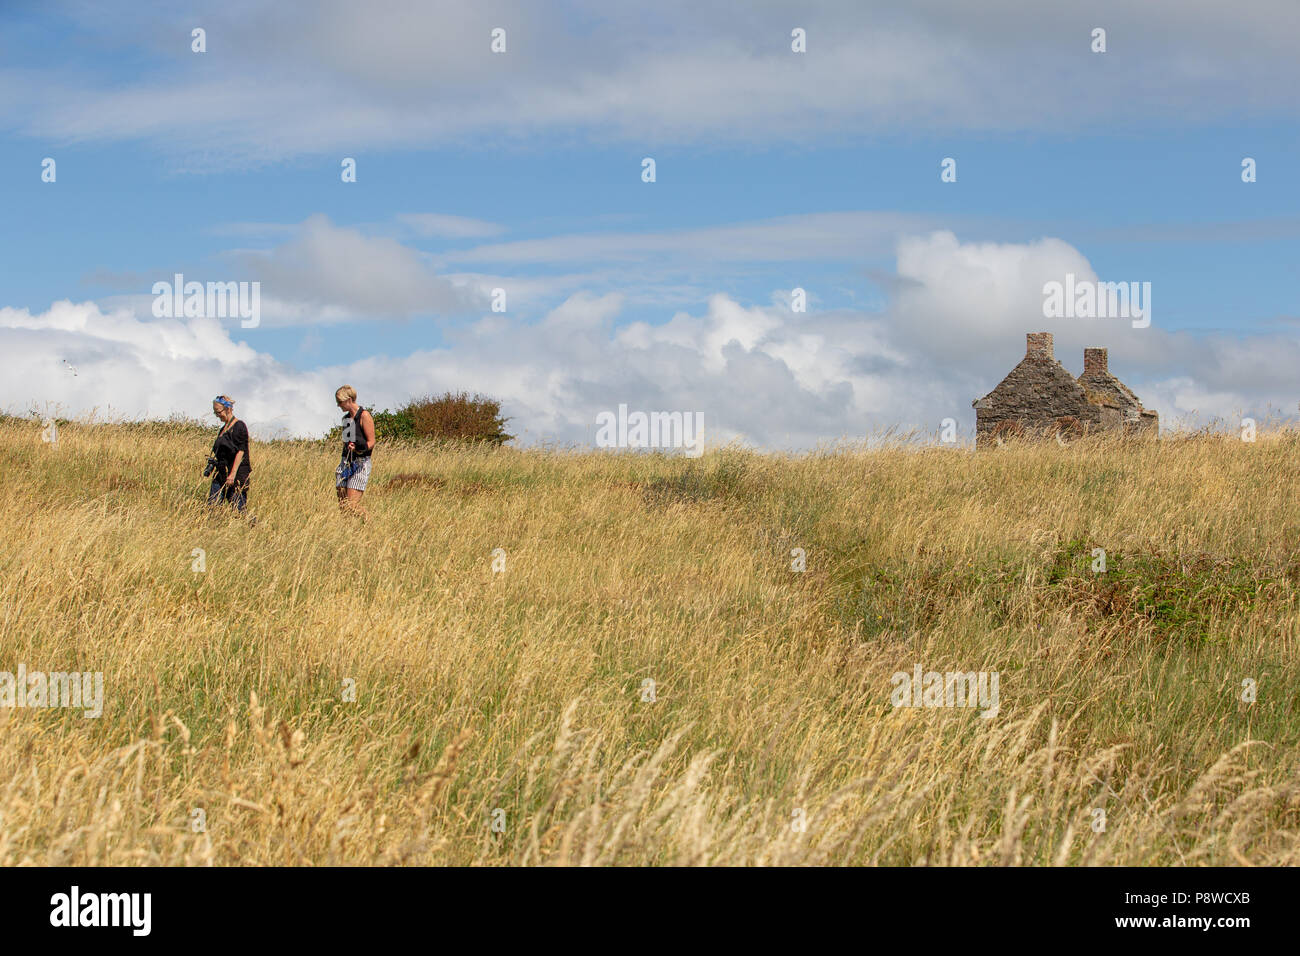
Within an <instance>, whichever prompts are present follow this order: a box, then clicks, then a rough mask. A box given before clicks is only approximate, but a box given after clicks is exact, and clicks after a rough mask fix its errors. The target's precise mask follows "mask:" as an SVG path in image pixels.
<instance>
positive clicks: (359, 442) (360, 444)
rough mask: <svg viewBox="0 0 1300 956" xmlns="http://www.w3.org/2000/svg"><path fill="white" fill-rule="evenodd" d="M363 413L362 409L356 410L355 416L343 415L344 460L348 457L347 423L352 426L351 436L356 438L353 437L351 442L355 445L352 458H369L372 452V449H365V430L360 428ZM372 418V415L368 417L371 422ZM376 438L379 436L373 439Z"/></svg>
mask: <svg viewBox="0 0 1300 956" xmlns="http://www.w3.org/2000/svg"><path fill="white" fill-rule="evenodd" d="M364 411H365V409H364V408H358V409H357V413H356V414H355V415H349V414H347V413H346V412H345V413H344V414H343V457H344V458H347V457H348V430H347V427H348V423H349V422H350V423H351V424H352V426H353V431H352V434H353V435H354V436H356V437H354V438H353V439H352V441H353V442H354V443H355V445H356V448H355V450H354V451H353V452H352V457H354V458H369V457H370V453H371V452H373V451H374V449H373V448H367V447H366V430H365V429H364V428H362V427H361V413H362V412H364ZM374 418H375V416H374V415H371V416H370V419H371V421H373V420H374ZM378 438H379V436H378V435H376V436H375V439H376V440H378Z"/></svg>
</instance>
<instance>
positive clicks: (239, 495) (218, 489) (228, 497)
mask: <svg viewBox="0 0 1300 956" xmlns="http://www.w3.org/2000/svg"><path fill="white" fill-rule="evenodd" d="M208 504H210V505H216V504H232V505H234V506H235V510H236V511H239V512H240V513H242V512H243V510H244V508H245V506H247V504H248V482H243V483H242V484H241V483H240V482H238V481H236V482H235V483H234V484H233V485H231V486H230V487H226V485H225V483H224V482H220V481H214V482H213V483H212V487H210V488H209V489H208Z"/></svg>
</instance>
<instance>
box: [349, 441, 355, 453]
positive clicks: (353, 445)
mask: <svg viewBox="0 0 1300 956" xmlns="http://www.w3.org/2000/svg"><path fill="white" fill-rule="evenodd" d="M356 450H357V443H356V442H354V441H350V442H348V451H356Z"/></svg>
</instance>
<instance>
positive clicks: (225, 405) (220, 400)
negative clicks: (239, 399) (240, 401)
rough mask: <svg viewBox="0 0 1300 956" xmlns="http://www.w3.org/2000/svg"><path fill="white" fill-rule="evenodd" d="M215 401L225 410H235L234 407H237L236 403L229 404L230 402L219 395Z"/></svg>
mask: <svg viewBox="0 0 1300 956" xmlns="http://www.w3.org/2000/svg"><path fill="white" fill-rule="evenodd" d="M213 401H214V402H216V403H217V404H218V405H220V406H222V407H223V408H234V407H235V403H234V402H228V401H226V400H225V399H224V398H222V397H221V396H220V395H218V396H217V397H216V398H214V399H213Z"/></svg>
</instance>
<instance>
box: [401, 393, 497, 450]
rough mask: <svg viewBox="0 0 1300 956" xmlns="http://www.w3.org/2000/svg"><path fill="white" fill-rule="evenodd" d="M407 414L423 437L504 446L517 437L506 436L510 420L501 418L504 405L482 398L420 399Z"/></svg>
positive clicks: (416, 431)
mask: <svg viewBox="0 0 1300 956" xmlns="http://www.w3.org/2000/svg"><path fill="white" fill-rule="evenodd" d="M403 412H405V413H407V414H409V415H410V416H411V420H412V422H413V423H414V427H415V433H416V435H417V436H419V437H420V438H442V439H453V440H456V441H468V442H487V443H488V444H490V445H503V444H505V443H506V442H508V441H510V440H511V439H512V438H514V437H515V436H514V435H507V434H506V430H505V426H506V421H507V419H504V418H502V417H501V403H500V402H499V401H497V400H496V399H492V398H485V397H484V396H482V395H474V396H473V397H470V395H469V394H468V393H466V392H458V393H456V394H454V395H453V394H452V393H451V392H447V393H445V394H443V395H440V396H438V397H437V398H432V397H426V398H420V399H416V400H415V401H413V402H411V403H410V404H409V405H407V406H406V408H404V409H403Z"/></svg>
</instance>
